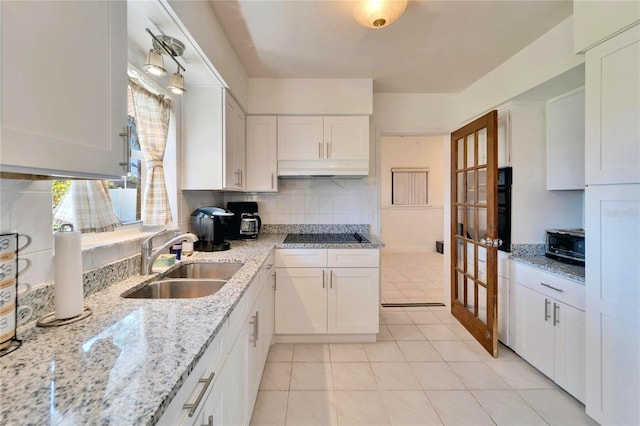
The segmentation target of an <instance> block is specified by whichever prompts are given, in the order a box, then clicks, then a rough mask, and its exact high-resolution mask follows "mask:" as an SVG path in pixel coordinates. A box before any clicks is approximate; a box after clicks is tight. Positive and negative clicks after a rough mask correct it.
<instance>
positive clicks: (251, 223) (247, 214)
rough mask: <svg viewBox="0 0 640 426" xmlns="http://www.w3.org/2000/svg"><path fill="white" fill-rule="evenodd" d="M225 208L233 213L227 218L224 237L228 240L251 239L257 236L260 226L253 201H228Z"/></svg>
mask: <svg viewBox="0 0 640 426" xmlns="http://www.w3.org/2000/svg"><path fill="white" fill-rule="evenodd" d="M227 210H229V211H230V212H232V213H234V216H233V217H232V218H231V219H230V220H229V226H228V227H227V231H226V232H227V234H226V237H227V238H228V239H230V240H251V239H255V238H258V232H259V231H260V227H261V226H262V221H261V220H260V216H258V203H256V202H255V201H229V202H228V203H227Z"/></svg>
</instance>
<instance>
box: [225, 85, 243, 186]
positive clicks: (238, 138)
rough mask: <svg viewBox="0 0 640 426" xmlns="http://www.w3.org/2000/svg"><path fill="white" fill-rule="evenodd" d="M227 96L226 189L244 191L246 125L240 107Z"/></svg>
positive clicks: (226, 94) (227, 94) (226, 92)
mask: <svg viewBox="0 0 640 426" xmlns="http://www.w3.org/2000/svg"><path fill="white" fill-rule="evenodd" d="M224 94H225V104H224V105H225V108H224V123H225V127H224V131H225V137H224V140H225V143H224V157H225V163H224V175H225V179H224V185H223V186H224V189H229V190H243V189H244V188H245V186H246V180H247V176H246V170H245V169H246V157H245V153H246V123H245V121H246V120H245V113H244V111H242V108H240V105H238V103H237V102H236V101H235V99H233V97H231V95H230V94H229V92H228V91H225V92H224Z"/></svg>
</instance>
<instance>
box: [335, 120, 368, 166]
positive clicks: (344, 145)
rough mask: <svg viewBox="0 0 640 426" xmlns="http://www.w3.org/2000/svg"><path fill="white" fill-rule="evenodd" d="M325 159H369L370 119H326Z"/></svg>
mask: <svg viewBox="0 0 640 426" xmlns="http://www.w3.org/2000/svg"><path fill="white" fill-rule="evenodd" d="M324 151H325V152H324V158H327V159H332V160H368V159H369V117H367V116H358V117H324Z"/></svg>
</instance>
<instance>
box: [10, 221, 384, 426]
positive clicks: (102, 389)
mask: <svg viewBox="0 0 640 426" xmlns="http://www.w3.org/2000/svg"><path fill="white" fill-rule="evenodd" d="M285 236H286V235H285V234H268V233H262V234H260V237H259V238H258V239H256V240H244V241H242V240H240V241H233V242H232V249H231V250H228V251H223V252H213V253H204V252H196V253H195V254H194V255H193V256H192V257H191V258H189V259H188V260H186V261H185V262H183V263H192V262H242V263H244V266H243V267H242V268H241V269H240V270H239V271H238V272H237V273H236V274H235V275H234V276H233V277H232V278H231V280H229V282H228V283H227V284H226V285H225V286H224V287H223V288H222V289H221V290H220V291H219V292H218V293H216V294H214V295H212V296H208V297H203V298H197V299H165V300H149V299H146V300H145V299H124V298H122V297H121V296H120V295H121V294H122V293H123V292H125V291H127V290H129V289H132V288H134V287H139V286H142V285H143V284H145V283H147V282H149V281H153V280H154V279H155V278H156V275H152V276H139V275H137V276H133V277H130V278H128V279H126V280H123V281H120V282H117V283H115V284H113V285H111V286H109V287H107V288H106V289H105V290H102V291H100V292H98V293H96V294H94V295H92V296H89V297H87V298H86V299H85V304H86V305H87V306H89V307H91V308H92V310H93V314H92V315H91V316H90V317H89V318H87V319H85V320H82V321H79V322H76V323H73V324H69V325H66V326H63V327H53V328H40V327H35V323H31V324H29V325H28V326H25V327H24V328H23V329H22V330H20V333H19V335H18V337H19V338H20V339H22V342H23V343H22V347H20V348H19V349H17V350H16V351H15V352H13V353H10V354H8V355H6V356H4V357H2V358H0V401H1V404H0V424H7V425H11V424H65V425H66V424H86V423H92V424H118V425H119V424H155V423H156V422H157V421H158V420H159V418H160V417H161V416H162V414H163V412H164V411H165V409H166V407H167V406H168V405H169V403H170V402H171V399H172V398H173V397H174V396H175V394H176V393H177V392H178V390H179V389H180V386H181V385H182V383H183V382H184V380H185V379H186V378H187V376H188V375H189V372H190V371H191V370H192V369H193V367H194V366H195V364H196V363H197V362H198V360H199V359H200V357H201V356H202V355H203V354H204V352H205V350H206V349H207V347H208V346H209V344H210V343H211V342H212V341H213V339H214V338H215V336H216V335H217V333H218V331H219V330H220V327H221V326H222V324H223V323H224V321H225V319H226V318H227V317H228V316H229V314H230V313H231V311H232V310H233V308H234V307H235V305H236V304H237V303H238V301H239V299H240V297H241V296H242V295H243V294H244V293H245V291H246V289H247V288H248V287H249V284H250V282H251V280H252V279H253V277H254V276H255V275H256V273H257V271H258V270H259V269H260V267H261V266H262V264H263V263H264V262H265V260H266V259H267V257H268V255H269V253H270V251H271V249H273V248H274V247H276V248H379V247H382V243H381V242H380V240H378V239H377V238H373V237H371V236H369V235H366V236H367V238H368V239H369V240H370V241H371V242H370V243H364V244H283V243H282V242H283V240H284V238H285Z"/></svg>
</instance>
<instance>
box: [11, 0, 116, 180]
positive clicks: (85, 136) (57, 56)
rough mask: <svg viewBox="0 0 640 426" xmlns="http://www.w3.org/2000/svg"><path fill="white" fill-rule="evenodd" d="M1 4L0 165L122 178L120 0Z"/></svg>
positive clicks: (30, 170)
mask: <svg viewBox="0 0 640 426" xmlns="http://www.w3.org/2000/svg"><path fill="white" fill-rule="evenodd" d="M0 8H1V12H0V19H1V23H0V27H1V30H0V31H1V36H0V40H1V44H2V47H1V51H2V71H1V72H2V76H1V77H2V78H1V79H0V80H1V88H0V93H1V95H0V96H1V102H2V106H1V108H0V111H2V116H1V127H2V129H1V136H0V141H1V142H0V151H1V152H2V156H1V159H0V163H1V164H0V168H1V170H2V171H5V172H16V173H34V174H47V175H50V174H57V175H63V176H76V177H110V178H113V177H120V176H122V174H123V170H124V169H123V167H122V166H121V165H120V164H119V163H120V162H123V161H124V158H125V152H126V151H125V149H127V148H128V141H127V140H126V138H125V137H122V136H120V133H121V132H123V129H124V128H125V126H126V124H127V98H126V96H127V5H126V2H118V1H105V2H39V1H17V2H4V1H3V2H0ZM125 144H126V145H125ZM125 147H126V148H125Z"/></svg>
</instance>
